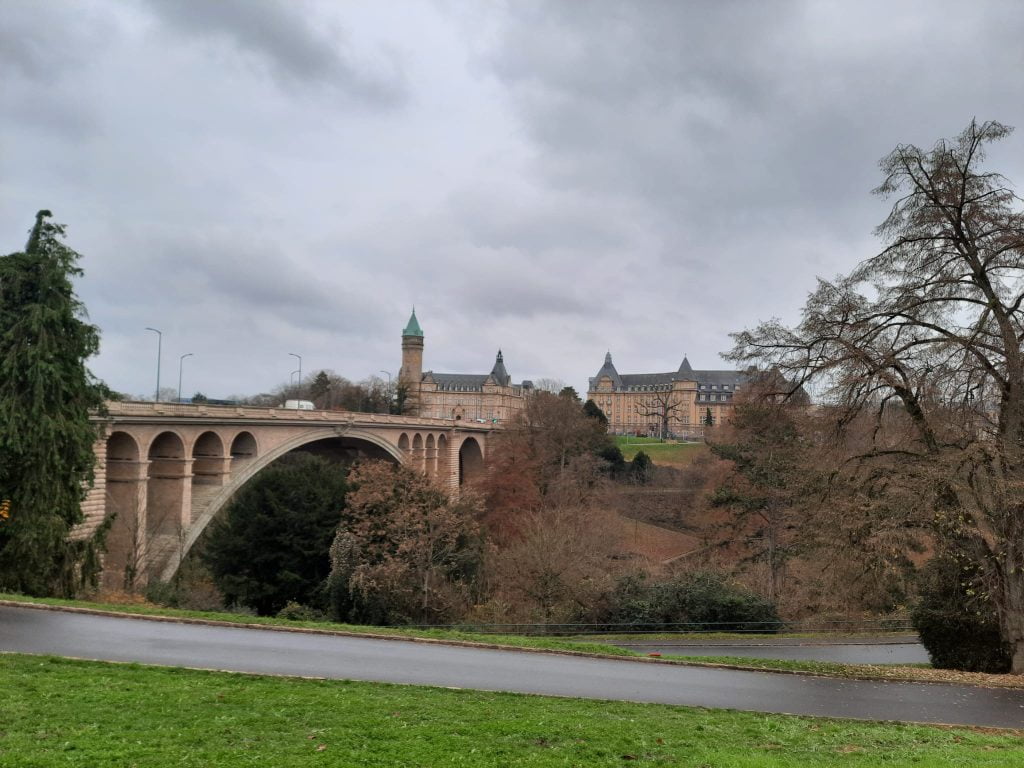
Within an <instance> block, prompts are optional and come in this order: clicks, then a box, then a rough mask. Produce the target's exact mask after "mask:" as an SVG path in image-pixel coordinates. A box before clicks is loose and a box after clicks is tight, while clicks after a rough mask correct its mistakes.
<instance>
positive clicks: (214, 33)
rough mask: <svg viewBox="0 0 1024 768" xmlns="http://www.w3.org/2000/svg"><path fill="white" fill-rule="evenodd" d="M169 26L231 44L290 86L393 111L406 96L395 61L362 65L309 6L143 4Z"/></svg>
mask: <svg viewBox="0 0 1024 768" xmlns="http://www.w3.org/2000/svg"><path fill="white" fill-rule="evenodd" d="M144 2H146V3H147V4H148V5H149V6H150V7H151V8H152V9H153V11H154V13H155V14H156V15H157V16H158V17H159V18H160V19H161V20H162V21H163V22H164V23H166V24H167V25H168V26H169V27H171V28H173V29H175V30H177V31H178V32H180V33H182V34H184V35H187V36H192V37H197V38H215V39H227V40H230V41H232V42H233V43H234V44H235V45H236V46H237V47H238V49H239V50H241V51H244V52H246V53H248V54H250V55H252V56H254V57H256V58H257V59H259V60H261V61H262V62H264V63H265V64H266V65H267V66H268V67H269V68H270V71H271V72H273V73H274V74H275V75H276V76H277V77H278V78H279V79H280V80H281V81H282V82H283V83H284V84H285V85H288V86H290V85H294V84H295V83H300V84H302V83H316V84H319V85H327V86H329V87H333V88H336V89H338V90H339V91H341V92H343V93H345V94H347V95H348V96H349V97H351V98H353V99H355V100H357V101H360V102H362V103H365V104H370V105H375V106H393V105H395V104H398V103H400V102H401V101H403V100H404V99H405V97H406V93H405V82H404V78H403V76H402V74H401V72H400V71H399V69H398V66H397V62H396V60H395V59H394V57H392V56H382V57H379V59H378V61H377V62H376V63H375V64H374V65H371V64H369V63H367V62H357V61H356V60H355V56H354V55H353V54H352V52H351V50H350V49H349V46H348V45H347V41H346V38H345V35H344V34H343V33H342V31H341V30H338V29H329V28H327V29H325V28H324V27H323V26H319V27H318V26H317V25H316V24H315V23H314V22H313V21H312V19H313V14H312V13H311V12H310V11H311V9H310V8H308V7H307V6H306V4H304V3H298V2H283V1H282V0H261V1H260V2H252V0H216V2H184V3H183V2H179V1H178V0H144Z"/></svg>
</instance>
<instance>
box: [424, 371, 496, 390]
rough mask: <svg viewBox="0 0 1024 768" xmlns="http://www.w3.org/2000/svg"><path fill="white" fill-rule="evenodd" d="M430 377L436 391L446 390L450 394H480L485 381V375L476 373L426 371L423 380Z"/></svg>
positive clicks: (486, 377)
mask: <svg viewBox="0 0 1024 768" xmlns="http://www.w3.org/2000/svg"><path fill="white" fill-rule="evenodd" d="M428 376H429V377H430V378H431V379H432V380H433V381H434V382H435V383H436V384H437V388H438V389H446V390H449V391H452V392H482V391H483V388H484V382H485V381H487V379H488V376H487V374H476V373H434V372H433V371H427V372H426V373H425V374H423V378H424V379H426V378H427V377H428Z"/></svg>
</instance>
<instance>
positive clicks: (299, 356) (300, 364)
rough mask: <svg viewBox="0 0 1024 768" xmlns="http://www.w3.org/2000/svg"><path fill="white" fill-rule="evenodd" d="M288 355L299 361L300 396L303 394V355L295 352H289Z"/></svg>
mask: <svg viewBox="0 0 1024 768" xmlns="http://www.w3.org/2000/svg"><path fill="white" fill-rule="evenodd" d="M288 354H289V355H291V356H292V357H296V358H298V360H299V394H302V355H296V354H295V353H294V352H289V353H288Z"/></svg>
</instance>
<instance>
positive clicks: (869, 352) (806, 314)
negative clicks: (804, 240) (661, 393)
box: [731, 121, 1024, 673]
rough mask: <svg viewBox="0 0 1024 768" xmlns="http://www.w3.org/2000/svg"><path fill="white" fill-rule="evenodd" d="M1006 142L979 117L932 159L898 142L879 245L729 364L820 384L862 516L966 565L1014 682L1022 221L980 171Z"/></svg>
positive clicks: (1022, 388)
mask: <svg viewBox="0 0 1024 768" xmlns="http://www.w3.org/2000/svg"><path fill="white" fill-rule="evenodd" d="M1010 132H1011V129H1010V128H1008V127H1007V126H1004V125H1001V124H1000V123H996V122H985V123H978V122H976V121H972V122H971V123H970V125H968V126H967V128H966V130H964V131H963V133H961V134H960V135H959V136H957V137H956V138H954V139H952V140H948V141H945V140H944V141H940V142H938V143H937V144H936V145H935V146H934V147H932V148H931V149H927V150H926V149H921V148H919V147H916V146H913V145H900V146H898V147H896V149H895V150H893V152H892V153H890V154H889V155H888V156H886V157H885V158H883V159H882V161H881V164H880V166H881V170H882V172H883V174H884V180H883V182H882V184H881V185H879V187H878V188H877V189H876V190H875V193H876V194H879V195H882V196H884V197H886V198H890V199H894V203H893V206H892V209H891V211H890V213H889V215H888V217H887V218H886V219H885V221H883V222H882V224H881V225H880V226H879V227H878V228H877V230H876V234H877V235H878V236H879V237H880V238H882V240H883V241H884V243H885V247H884V248H883V250H882V251H881V252H880V253H879V254H878V255H877V256H874V257H873V258H870V259H868V260H866V261H864V262H863V263H861V264H860V265H859V266H857V267H856V269H854V270H853V271H852V272H851V273H850V274H849V275H845V276H841V277H838V278H836V279H834V280H832V281H826V280H819V283H818V287H817V289H816V290H815V291H814V292H813V293H812V294H811V295H810V297H809V298H808V301H807V304H806V306H805V307H804V310H803V316H802V320H801V322H800V323H799V325H797V326H796V327H795V328H788V327H786V326H784V325H783V324H781V323H780V322H778V321H771V322H767V323H763V324H762V325H760V326H759V327H758V328H757V329H755V330H753V331H744V332H742V333H738V334H735V335H734V340H735V348H734V350H733V352H732V353H731V358H732V359H733V360H736V361H747V362H757V363H759V364H761V365H762V366H765V367H773V366H774V367H777V368H778V369H779V370H780V371H781V372H782V373H783V375H784V376H785V377H786V378H787V379H789V380H790V381H792V382H793V383H794V385H796V386H799V385H802V384H805V383H810V382H813V383H814V384H816V385H817V387H818V391H819V392H821V394H822V396H823V401H824V402H823V405H825V406H828V407H830V408H834V409H835V411H834V412H835V413H836V414H837V418H836V426H837V428H838V430H839V431H838V434H839V435H841V436H846V442H845V446H846V448H847V450H848V456H847V457H846V460H845V461H844V462H843V463H841V464H840V465H839V467H840V471H839V472H838V473H837V476H840V477H842V478H845V479H846V480H848V481H850V482H854V483H855V485H854V487H856V489H857V490H856V492H857V494H858V503H859V505H860V508H861V509H876V510H878V511H879V512H880V513H881V512H882V511H884V514H885V515H886V516H889V517H890V518H892V517H897V518H899V519H900V520H901V522H903V523H904V524H906V525H908V526H909V525H918V526H927V527H929V528H930V529H931V530H932V532H933V533H934V534H935V535H936V541H937V543H938V545H939V546H940V547H946V548H954V549H955V550H956V551H957V552H958V554H959V555H961V556H962V557H963V558H964V560H965V563H967V562H968V561H969V564H965V566H964V567H965V569H967V570H965V573H970V574H976V575H977V579H978V588H979V589H978V592H979V595H980V596H982V597H985V598H986V599H987V600H988V601H989V602H990V604H991V605H992V606H994V609H995V611H996V612H997V614H998V618H999V622H1000V627H1001V632H1002V635H1003V639H1004V640H1005V641H1006V642H1007V643H1008V644H1009V646H1010V648H1011V652H1012V655H1013V662H1012V667H1013V670H1014V671H1015V672H1017V673H1022V672H1024V450H1022V448H1024V444H1022V439H1024V357H1022V350H1021V342H1022V339H1024V322H1022V306H1021V305H1022V303H1024V213H1022V207H1021V202H1022V201H1021V199H1020V198H1019V197H1018V196H1017V195H1016V194H1015V193H1014V192H1013V190H1012V188H1011V186H1010V183H1009V181H1008V180H1007V179H1005V178H1004V177H1003V176H1001V175H1000V174H998V173H994V172H991V171H987V170H984V169H983V168H982V164H983V161H984V159H985V148H986V146H987V145H988V144H990V143H991V142H994V141H998V140H1000V139H1002V138H1004V137H1006V136H1007V135H1009V134H1010ZM868 419H870V421H871V425H872V426H871V428H870V429H867V430H864V429H858V430H856V435H857V438H856V439H849V438H850V435H853V434H854V431H853V430H851V429H850V427H851V426H852V425H854V424H857V425H858V426H859V427H863V426H864V423H865V420H868ZM897 500H898V503H896V501H897ZM881 516H882V515H881V514H880V515H879V519H880V518H881ZM972 578H973V576H972Z"/></svg>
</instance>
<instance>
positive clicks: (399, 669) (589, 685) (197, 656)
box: [0, 607, 1024, 728]
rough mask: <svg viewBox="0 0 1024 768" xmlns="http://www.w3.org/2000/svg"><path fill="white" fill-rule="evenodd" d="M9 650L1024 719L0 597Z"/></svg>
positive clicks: (996, 692)
mask: <svg viewBox="0 0 1024 768" xmlns="http://www.w3.org/2000/svg"><path fill="white" fill-rule="evenodd" d="M0 651H15V652H20V653H39V654H55V655H60V656H73V657H77V658H83V659H98V660H108V661H136V662H141V663H144V664H162V665H170V666H186V667H200V668H208V669H227V670H233V671H238V672H254V673H260V674H276V675H305V676H314V677H328V678H339V679H350V680H369V681H379V682H391V683H411V684H416V685H435V686H448V687H458V688H475V689H480V690H489V691H515V692H520V693H536V694H544V695H551V696H574V697H582V698H589V699H616V700H623V701H643V702H659V703H664V704H679V705H686V706H703V707H723V708H728V709H741V710H753V711H758V712H780V713H791V714H800V715H820V716H829V717H852V718H865V719H871V720H907V721H916V722H923V723H950V724H953V723H955V724H963V725H987V726H995V727H1008V728H1021V727H1024V690H1008V689H982V688H972V687H969V686H954V685H929V684H923V683H883V682H877V683H876V682H863V681H853V680H832V679H826V678H814V677H802V676H797V675H779V674H771V673H765V672H742V671H737V670H727V669H713V668H700V667H684V666H671V665H665V664H647V663H637V662H630V661H617V660H606V659H589V658H580V657H573V656H561V655H554V654H537V653H522V652H516V651H497V650H488V649H478V648H465V647H453V646H444V645H434V644H428V643H413V642H407V641H396V640H374V639H369V638H358V637H338V636H327V635H313V634H300V633H292V632H273V631H267V630H258V629H245V628H242V627H219V626H218V627H211V626H201V625H189V624H175V623H166V622H155V621H145V620H139V619H121V618H112V617H105V616H90V615H85V614H77V613H64V612H59V611H42V610H36V609H30V608H10V607H0Z"/></svg>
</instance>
